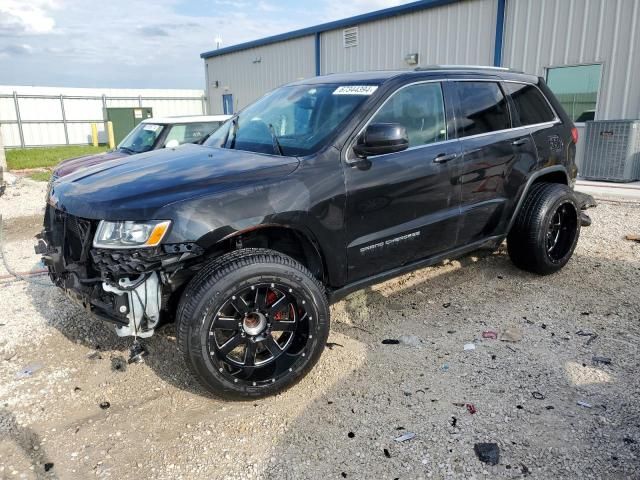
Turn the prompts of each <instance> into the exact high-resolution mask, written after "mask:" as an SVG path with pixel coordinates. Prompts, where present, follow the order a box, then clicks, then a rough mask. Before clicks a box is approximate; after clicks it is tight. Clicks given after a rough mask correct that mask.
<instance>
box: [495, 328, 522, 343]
mask: <svg viewBox="0 0 640 480" xmlns="http://www.w3.org/2000/svg"><path fill="white" fill-rule="evenodd" d="M500 340H501V341H503V342H512V343H516V342H519V341H521V340H522V331H521V330H520V329H518V328H515V327H509V328H506V329H505V330H504V331H503V332H502V335H500Z"/></svg>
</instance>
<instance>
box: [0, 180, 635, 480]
mask: <svg viewBox="0 0 640 480" xmlns="http://www.w3.org/2000/svg"><path fill="white" fill-rule="evenodd" d="M42 190H43V189H42V187H41V186H35V185H32V184H30V183H29V182H26V181H25V182H23V183H21V184H18V185H17V186H15V187H12V189H10V190H9V191H8V192H7V195H5V197H3V198H2V199H0V212H1V213H2V214H3V215H4V216H5V220H4V223H5V250H6V251H7V258H8V260H9V261H10V263H11V265H12V266H13V267H14V268H15V269H16V270H19V271H27V270H32V269H37V268H41V266H39V265H38V263H37V262H38V258H37V257H36V256H35V255H34V254H33V248H32V246H33V239H32V238H31V237H32V236H33V234H34V233H36V231H37V230H38V228H39V227H38V224H39V222H40V217H39V216H40V214H41V212H40V211H39V210H38V207H37V205H38V202H39V201H41V199H42V198H43V191H42ZM16 193H17V195H16ZM591 215H592V218H593V221H594V225H593V226H592V227H590V228H586V229H584V230H583V231H582V236H581V239H580V242H579V245H578V248H577V250H576V253H575V256H574V258H573V259H572V261H571V262H570V263H569V264H568V266H567V267H566V268H565V269H564V270H563V271H562V272H560V273H558V274H556V275H552V276H549V277H538V276H535V275H531V274H528V273H525V272H522V271H519V270H517V269H516V268H515V267H514V266H513V265H512V264H511V263H510V262H509V259H508V256H507V255H506V252H505V251H504V249H501V250H499V251H498V252H478V253H476V254H474V255H470V256H467V257H464V258H462V259H460V260H454V261H451V262H445V263H444V264H443V265H440V266H437V267H433V268H426V269H423V270H420V271H417V272H415V273H412V274H409V275H405V276H403V277H400V278H397V279H394V280H392V281H388V282H386V283H383V284H380V285H378V286H375V287H373V288H369V289H366V290H364V291H360V292H357V293H355V294H353V295H351V296H350V297H348V298H347V299H346V300H344V301H342V302H340V303H338V304H336V305H334V306H333V307H332V334H331V336H330V339H329V341H330V344H329V347H328V348H327V349H326V350H325V352H324V354H323V356H322V358H321V361H320V363H319V364H318V366H317V367H316V368H315V369H314V370H313V371H312V373H311V374H310V375H309V376H308V377H307V378H305V379H304V380H303V381H302V382H300V383H299V384H298V385H297V386H295V387H293V388H291V389H290V390H288V391H286V392H285V393H283V394H281V395H278V396H276V397H272V398H267V399H264V400H260V401H251V402H235V403H231V402H222V401H220V400H216V399H213V398H210V397H209V396H208V395H207V394H205V392H203V391H202V390H201V389H200V388H199V387H198V386H197V385H196V382H195V381H194V380H193V378H192V377H191V376H190V374H189V373H188V372H187V371H186V369H185V365H184V364H183V361H182V359H181V357H180V356H179V355H178V353H177V350H176V341H175V336H174V330H173V325H167V326H166V327H163V328H162V329H161V330H160V332H158V334H157V335H156V336H154V337H153V338H151V339H149V340H148V341H146V346H147V348H148V350H149V352H150V354H149V356H148V357H147V358H146V362H145V363H143V364H139V365H138V364H137V365H127V364H126V362H125V361H124V359H125V358H126V357H127V354H128V349H129V347H130V345H131V341H130V340H127V339H124V340H123V339H119V338H118V337H116V335H115V333H114V331H113V329H112V327H111V326H109V325H106V324H103V323H100V322H99V321H98V320H94V319H93V318H91V317H89V316H88V315H87V314H85V313H84V312H83V311H82V310H80V309H79V308H77V307H75V306H74V305H72V304H71V303H70V302H69V301H68V300H66V299H65V297H64V296H63V295H62V294H61V293H60V292H59V291H58V290H57V289H55V288H52V287H50V286H49V285H48V282H47V279H46V277H35V281H37V282H41V283H34V282H29V283H26V282H22V281H15V280H12V279H11V278H10V277H8V276H7V273H6V271H5V270H4V269H3V268H0V478H2V479H5V478H7V479H14V478H60V479H67V478H69V479H76V478H77V479H87V478H114V479H146V478H158V479H169V478H171V479H179V478H183V479H192V478H208V479H242V478H260V479H307V478H308V479H322V480H327V479H342V478H346V479H396V478H397V479H420V478H423V479H424V478H433V479H444V478H465V479H471V478H476V479H485V478H486V479H494V478H523V477H527V478H535V479H564V478H567V479H568V478H571V479H590V478H593V479H601V478H607V479H623V478H629V479H638V478H640V456H639V454H640V376H639V375H638V371H639V369H640V357H639V356H638V346H639V345H640V243H634V242H631V241H627V240H624V239H623V236H624V235H625V234H627V233H640V205H637V204H616V203H601V204H600V205H599V206H598V207H597V208H596V209H594V210H592V211H591ZM7 217H9V218H7ZM509 330H513V331H512V332H511V333H512V334H514V335H515V337H516V338H513V340H516V341H515V342H506V341H502V340H500V339H497V340H496V339H492V338H483V332H487V331H495V332H497V333H498V334H499V335H500V336H502V335H504V334H505V333H506V334H509ZM403 336H404V337H403ZM520 336H521V338H518V337H520ZM384 339H400V340H401V343H400V344H396V345H393V344H392V345H388V344H382V340H384ZM465 344H473V345H474V346H475V348H474V349H473V350H464V345H465ZM594 356H598V357H608V358H610V360H611V363H610V364H606V363H601V362H597V361H594V360H593V357H594ZM105 402H108V403H105ZM578 402H584V403H583V404H582V405H580V404H578ZM101 404H102V408H101ZM465 404H472V405H473V406H474V407H475V410H476V412H475V413H473V414H472V413H470V411H469V409H468V408H467V407H466V405H465ZM106 407H108V408H106ZM408 432H413V433H415V437H414V438H412V439H410V440H407V441H405V442H396V441H394V439H395V438H396V437H399V436H400V435H403V434H405V433H408ZM481 442H495V443H497V445H498V446H499V449H500V460H499V464H498V465H495V466H490V465H487V464H485V463H481V462H480V461H479V460H478V458H477V457H476V454H475V453H474V444H476V443H481Z"/></svg>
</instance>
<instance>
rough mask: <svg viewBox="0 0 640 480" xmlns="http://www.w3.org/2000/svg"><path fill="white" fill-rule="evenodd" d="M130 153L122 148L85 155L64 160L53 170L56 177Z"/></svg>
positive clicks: (126, 155)
mask: <svg viewBox="0 0 640 480" xmlns="http://www.w3.org/2000/svg"><path fill="white" fill-rule="evenodd" d="M128 156H129V154H128V153H126V152H123V151H121V150H114V151H113V152H104V153H96V154H94V155H85V156H83V157H77V158H70V159H68V160H65V161H64V162H60V163H59V164H58V166H57V167H56V168H55V170H54V171H53V175H54V176H55V177H56V178H59V177H64V176H66V175H69V174H71V173H73V172H75V171H76V170H79V169H80V168H85V167H91V166H93V165H97V164H99V163H102V162H107V161H109V160H115V159H116V158H123V157H128Z"/></svg>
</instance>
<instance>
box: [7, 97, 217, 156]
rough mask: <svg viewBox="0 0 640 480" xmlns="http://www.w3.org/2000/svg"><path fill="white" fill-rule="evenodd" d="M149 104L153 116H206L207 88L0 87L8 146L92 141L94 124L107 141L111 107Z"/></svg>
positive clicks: (99, 135) (102, 139)
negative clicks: (108, 109)
mask: <svg viewBox="0 0 640 480" xmlns="http://www.w3.org/2000/svg"><path fill="white" fill-rule="evenodd" d="M109 107H150V108H153V115H154V116H156V117H165V116H173V115H202V114H204V113H205V112H206V102H205V98H204V92H203V91H202V90H177V89H130V88H105V89H98V88H60V87H29V86H7V85H0V129H1V130H2V138H3V140H4V145H5V147H20V146H27V147H32V146H43V145H65V144H70V145H73V144H84V145H86V144H88V143H90V142H91V124H92V123H97V124H98V137H99V141H100V142H106V141H107V139H106V133H105V123H104V122H105V121H106V118H107V117H106V109H107V108H109Z"/></svg>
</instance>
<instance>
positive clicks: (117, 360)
mask: <svg viewBox="0 0 640 480" xmlns="http://www.w3.org/2000/svg"><path fill="white" fill-rule="evenodd" d="M111 370H112V371H114V372H125V371H126V370H127V362H126V360H125V359H124V358H122V357H113V358H112V359H111Z"/></svg>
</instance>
